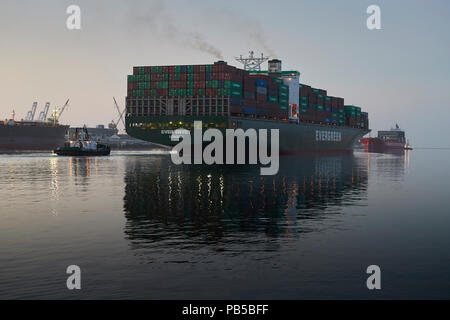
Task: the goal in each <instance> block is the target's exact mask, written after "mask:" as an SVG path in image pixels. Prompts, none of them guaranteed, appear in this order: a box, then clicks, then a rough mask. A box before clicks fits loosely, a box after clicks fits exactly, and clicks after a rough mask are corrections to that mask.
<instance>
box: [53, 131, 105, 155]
mask: <svg viewBox="0 0 450 320" xmlns="http://www.w3.org/2000/svg"><path fill="white" fill-rule="evenodd" d="M53 152H54V153H56V154H57V155H58V156H108V155H109V154H110V153H111V148H110V146H108V145H105V144H102V143H98V142H96V141H92V140H90V139H89V133H88V131H87V128H86V127H84V128H76V129H75V132H74V133H73V135H72V137H71V139H69V140H68V141H67V142H65V143H64V146H63V147H60V148H58V149H56V150H54V151H53Z"/></svg>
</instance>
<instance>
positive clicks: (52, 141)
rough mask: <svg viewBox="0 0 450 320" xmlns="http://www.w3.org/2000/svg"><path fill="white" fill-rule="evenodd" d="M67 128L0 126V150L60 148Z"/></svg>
mask: <svg viewBox="0 0 450 320" xmlns="http://www.w3.org/2000/svg"><path fill="white" fill-rule="evenodd" d="M67 129H68V126H60V125H57V126H51V125H42V124H20V123H16V124H14V125H3V124H2V125H0V150H42V151H48V150H53V149H56V148H57V147H60V146H62V145H63V144H64V142H65V136H66V131H67Z"/></svg>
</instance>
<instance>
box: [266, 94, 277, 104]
mask: <svg viewBox="0 0 450 320" xmlns="http://www.w3.org/2000/svg"><path fill="white" fill-rule="evenodd" d="M267 101H269V102H275V103H276V102H278V97H272V96H267Z"/></svg>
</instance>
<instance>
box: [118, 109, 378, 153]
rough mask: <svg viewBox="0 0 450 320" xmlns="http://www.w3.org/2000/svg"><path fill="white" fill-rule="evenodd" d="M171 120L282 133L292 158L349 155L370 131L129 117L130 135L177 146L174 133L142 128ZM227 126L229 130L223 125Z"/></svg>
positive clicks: (255, 121)
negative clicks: (313, 154)
mask: <svg viewBox="0 0 450 320" xmlns="http://www.w3.org/2000/svg"><path fill="white" fill-rule="evenodd" d="M169 119H170V121H171V122H173V123H178V122H183V123H184V124H186V123H193V122H194V120H195V121H202V122H203V123H209V124H211V123H214V124H218V126H215V127H216V128H218V129H220V130H221V131H224V130H225V129H226V128H231V129H238V128H240V129H243V130H247V129H255V130H258V129H267V130H271V129H279V133H280V136H279V138H280V139H279V145H280V152H281V153H283V154H292V153H298V152H303V151H313V150H318V151H346V150H347V151H348V150H352V149H353V145H354V144H355V142H357V141H359V139H360V138H362V137H363V136H364V135H365V134H367V133H368V132H369V130H363V129H359V128H351V127H342V126H333V125H321V124H312V123H299V124H297V123H289V122H284V121H274V120H264V119H251V118H242V117H232V116H230V117H229V118H228V119H226V118H225V119H224V118H223V117H176V116H172V117H167V116H161V117H158V116H155V117H137V116H135V117H127V119H126V126H127V133H128V134H129V135H130V136H132V137H135V138H137V139H141V140H145V141H149V142H153V143H157V144H160V145H166V146H174V145H175V144H177V143H178V142H177V141H171V139H170V138H171V132H173V130H170V129H161V128H158V129H151V128H149V127H146V126H141V125H140V124H143V123H150V122H151V123H168V122H169ZM224 122H225V123H226V126H222V127H221V124H224Z"/></svg>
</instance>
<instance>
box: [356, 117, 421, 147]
mask: <svg viewBox="0 0 450 320" xmlns="http://www.w3.org/2000/svg"><path fill="white" fill-rule="evenodd" d="M361 143H362V144H363V145H364V149H365V150H366V151H369V152H384V151H389V150H411V149H412V147H411V146H410V145H409V143H408V142H407V141H406V137H405V131H403V130H402V129H400V127H399V126H398V124H396V125H395V128H392V129H391V130H386V131H378V137H377V138H362V139H361Z"/></svg>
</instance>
